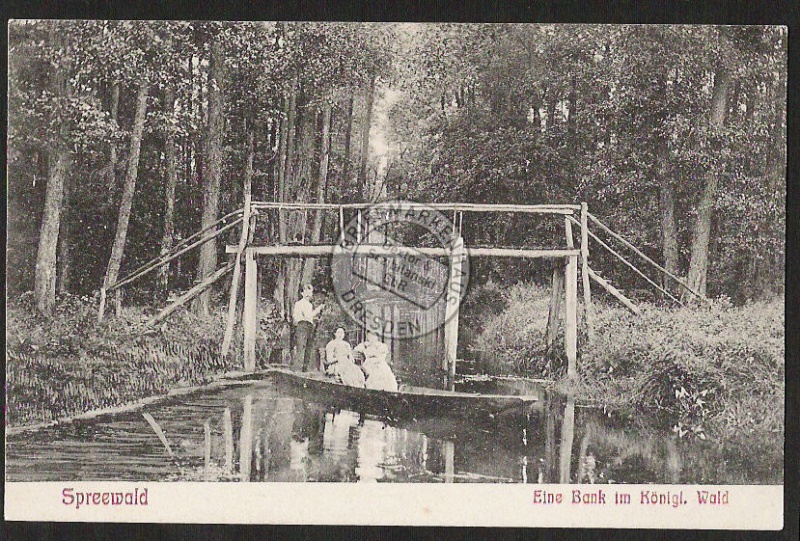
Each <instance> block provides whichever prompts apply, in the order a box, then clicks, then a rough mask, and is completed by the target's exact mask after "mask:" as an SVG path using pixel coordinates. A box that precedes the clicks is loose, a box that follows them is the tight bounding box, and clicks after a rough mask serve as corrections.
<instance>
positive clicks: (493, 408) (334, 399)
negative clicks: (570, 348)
mask: <svg viewBox="0 0 800 541" xmlns="http://www.w3.org/2000/svg"><path fill="white" fill-rule="evenodd" d="M264 375H268V376H269V377H270V378H272V379H273V380H274V381H275V382H276V383H277V384H278V385H279V386H281V387H283V388H285V389H287V390H288V391H290V392H291V394H294V395H295V396H298V397H300V398H303V399H304V400H307V401H309V402H317V403H325V404H331V405H335V406H337V407H341V408H344V409H352V410H354V411H359V412H364V413H371V414H375V415H381V416H387V417H398V418H401V417H403V418H409V417H412V418H418V417H430V416H442V415H443V416H455V417H484V418H487V417H488V418H496V419H504V418H508V417H523V418H525V417H527V416H528V415H529V414H530V413H531V412H532V411H533V409H534V407H535V406H536V404H537V402H538V401H539V399H540V393H532V394H524V395H522V394H489V393H468V392H459V391H448V390H441V389H431V388H427V387H413V386H409V385H401V386H400V389H399V390H398V391H396V392H393V391H380V390H375V389H364V388H359V387H352V386H349V385H344V384H341V383H339V382H337V381H335V380H334V379H333V378H331V377H329V376H326V375H324V374H322V373H320V372H297V371H294V370H290V369H288V368H272V369H270V370H268V371H266V372H265V373H264Z"/></svg>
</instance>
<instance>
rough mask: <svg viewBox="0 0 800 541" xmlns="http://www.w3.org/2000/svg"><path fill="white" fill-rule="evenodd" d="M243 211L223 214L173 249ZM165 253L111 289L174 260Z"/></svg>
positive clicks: (181, 246)
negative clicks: (165, 257) (167, 257)
mask: <svg viewBox="0 0 800 541" xmlns="http://www.w3.org/2000/svg"><path fill="white" fill-rule="evenodd" d="M241 213H242V209H238V210H235V211H233V212H230V213H228V214H226V215H225V216H223V217H222V218H220V219H219V220H217V221H216V222H214V223H213V224H211V225H209V226H207V227H205V228H203V229H201V230H200V231H198V232H196V233H193V234H191V235H189V236H188V237H186V238H185V239H183V240H182V241H180V242H179V243H178V244H176V245H175V246H173V247H172V251H173V252H174V251H176V250H180V249H182V248H183V247H184V246H186V245H187V244H188V243H189V242H191V241H192V239H194V238H195V237H198V236H200V235H201V234H203V233H205V232H206V231H208V230H209V229H211V228H213V227H216V226H217V225H218V224H220V223H221V222H224V221H225V220H227V219H229V218H231V217H233V216H235V215H237V214H241ZM240 219H241V218H237V220H240ZM235 223H236V222H233V225H235ZM182 253H183V252H182ZM165 255H166V254H159V255H158V257H155V258H153V259H151V260H150V261H148V262H147V263H145V264H143V265H141V266H139V267H138V268H137V269H135V270H133V271H131V273H130V274H129V275H128V276H125V277H123V278H121V279H119V280H117V283H116V284H112V285H111V286H109V289H115V288H117V287H121V286H123V285H125V284H126V283H128V282H130V281H132V280H135V279H136V278H139V277H140V276H143V275H144V274H147V273H148V272H150V271H151V270H152V268H153V266H155V267H162V266H164V265H165V264H166V263H169V262H170V261H172V259H174V257H172V258H171V259H166V260H165V259H163V258H164V256H165ZM170 257H171V256H170Z"/></svg>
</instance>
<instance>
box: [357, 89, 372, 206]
mask: <svg viewBox="0 0 800 541" xmlns="http://www.w3.org/2000/svg"><path fill="white" fill-rule="evenodd" d="M375 78H376V77H375V75H374V74H373V75H371V76H370V79H369V84H368V85H367V86H366V88H365V90H364V94H365V100H366V105H365V107H366V109H365V113H364V121H363V124H362V125H361V163H360V165H359V168H358V187H359V193H360V194H361V197H362V198H363V197H366V196H367V195H368V194H370V190H369V187H368V186H367V160H368V159H369V133H370V130H371V128H372V110H373V108H374V104H375Z"/></svg>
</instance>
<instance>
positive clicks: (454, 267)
mask: <svg viewBox="0 0 800 541" xmlns="http://www.w3.org/2000/svg"><path fill="white" fill-rule="evenodd" d="M465 258H466V255H465V250H464V239H463V238H461V237H458V238H457V239H456V240H455V242H454V243H453V251H452V253H451V256H450V258H449V263H450V265H449V268H450V279H449V283H448V287H447V302H446V303H445V323H444V348H445V359H446V360H447V372H448V380H449V382H450V384H451V385H452V384H453V382H454V381H455V378H456V362H457V361H456V359H457V355H458V315H459V314H458V313H459V304H460V302H461V298H460V292H461V288H462V287H463V272H462V269H463V265H464V259H465Z"/></svg>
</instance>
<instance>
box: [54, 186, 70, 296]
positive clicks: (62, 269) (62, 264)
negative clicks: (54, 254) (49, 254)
mask: <svg viewBox="0 0 800 541" xmlns="http://www.w3.org/2000/svg"><path fill="white" fill-rule="evenodd" d="M70 191H71V186H70V183H69V177H68V176H67V177H65V178H64V196H63V199H62V203H61V231H60V232H59V234H58V279H57V288H58V292H59V293H68V292H69V286H70V275H71V273H72V250H71V249H70V248H71V246H70V229H71V228H70V219H71V216H70V214H71V210H70Z"/></svg>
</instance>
